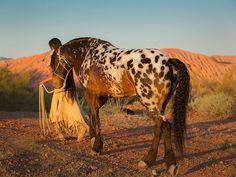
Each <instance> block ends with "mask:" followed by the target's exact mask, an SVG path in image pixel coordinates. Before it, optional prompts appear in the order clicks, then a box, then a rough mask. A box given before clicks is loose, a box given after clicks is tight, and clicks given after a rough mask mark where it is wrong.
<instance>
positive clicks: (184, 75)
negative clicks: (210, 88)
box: [168, 58, 190, 156]
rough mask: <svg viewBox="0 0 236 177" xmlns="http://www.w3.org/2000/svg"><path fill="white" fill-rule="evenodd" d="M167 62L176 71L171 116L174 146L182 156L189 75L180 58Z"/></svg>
mask: <svg viewBox="0 0 236 177" xmlns="http://www.w3.org/2000/svg"><path fill="white" fill-rule="evenodd" d="M168 63H169V64H170V66H172V68H173V72H174V73H177V78H176V79H177V80H176V89H175V95H174V103H173V118H174V132H175V141H176V147H177V150H178V152H179V153H180V155H181V156H182V155H183V152H184V142H185V134H186V112H187V104H188V99H189V92H190V77H189V73H188V70H187V68H186V66H185V64H184V63H183V62H181V61H180V60H178V59H176V58H170V59H169V61H168Z"/></svg>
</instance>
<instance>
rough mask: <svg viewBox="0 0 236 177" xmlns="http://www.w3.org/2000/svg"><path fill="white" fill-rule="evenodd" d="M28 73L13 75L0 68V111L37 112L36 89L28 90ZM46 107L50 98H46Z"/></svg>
mask: <svg viewBox="0 0 236 177" xmlns="http://www.w3.org/2000/svg"><path fill="white" fill-rule="evenodd" d="M29 80H30V73H24V74H22V75H20V76H17V75H13V74H12V73H11V72H9V71H7V70H6V69H3V68H0V110H1V111H38V88H29ZM46 103H47V107H49V105H50V96H46Z"/></svg>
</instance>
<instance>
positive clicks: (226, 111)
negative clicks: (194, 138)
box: [189, 92, 235, 116]
mask: <svg viewBox="0 0 236 177" xmlns="http://www.w3.org/2000/svg"><path fill="white" fill-rule="evenodd" d="M234 105H235V98H234V97H233V96H232V95H230V94H228V93H225V92H219V93H210V94H206V95H204V96H202V97H198V98H196V99H194V100H192V101H191V102H190V104H189V106H190V109H192V110H197V111H198V112H199V113H201V114H203V115H204V116H231V114H232V112H233V109H234Z"/></svg>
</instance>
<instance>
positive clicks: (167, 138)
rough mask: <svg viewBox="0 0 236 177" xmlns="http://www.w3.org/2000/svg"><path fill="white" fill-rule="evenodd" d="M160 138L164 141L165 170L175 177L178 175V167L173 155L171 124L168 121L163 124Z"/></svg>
mask: <svg viewBox="0 0 236 177" xmlns="http://www.w3.org/2000/svg"><path fill="white" fill-rule="evenodd" d="M162 137H163V139H164V149H165V156H164V160H165V163H166V166H167V170H168V172H169V173H170V174H171V175H172V176H176V175H177V173H178V165H176V159H175V154H174V151H173V149H172V144H171V124H170V123H169V122H168V121H165V122H163V126H162Z"/></svg>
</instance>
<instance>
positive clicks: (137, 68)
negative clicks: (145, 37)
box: [49, 37, 190, 176]
mask: <svg viewBox="0 0 236 177" xmlns="http://www.w3.org/2000/svg"><path fill="white" fill-rule="evenodd" d="M49 46H50V48H51V54H50V58H51V63H53V65H54V67H53V68H54V70H53V79H52V84H53V86H54V88H57V89H59V88H61V87H62V86H63V82H64V79H65V77H66V75H67V72H68V71H69V70H70V69H71V68H72V67H73V68H74V70H75V72H76V74H77V75H78V78H79V81H80V84H81V85H82V88H83V91H84V95H85V99H86V101H87V103H88V105H89V119H90V120H89V125H90V138H91V146H92V151H93V152H94V153H100V152H101V150H102V148H103V140H102V137H101V133H100V118H99V108H100V107H101V106H102V105H104V104H105V102H106V101H107V99H108V98H109V97H114V98H121V97H129V96H134V95H136V96H137V97H138V98H139V101H140V102H141V103H142V104H143V105H144V106H145V107H146V108H147V110H148V112H149V113H150V117H151V118H152V120H153V122H154V137H153V140H152V144H151V147H150V149H149V151H148V153H147V154H146V155H145V156H144V157H143V159H142V160H141V161H140V162H139V164H138V165H139V167H142V168H145V167H148V166H150V165H152V164H153V163H154V162H155V160H156V157H157V151H158V146H159V142H160V139H161V138H163V140H164V153H165V155H164V160H165V163H166V166H167V172H169V173H170V174H171V175H172V176H175V175H176V174H177V172H178V164H177V162H176V158H175V154H174V152H173V149H172V145H171V142H172V141H171V127H172V125H171V124H173V127H174V134H175V144H176V147H177V150H178V152H179V154H180V155H181V156H182V155H183V152H184V140H185V134H186V107H187V104H188V98H189V87H190V86H189V83H190V77H189V74H188V70H187V68H186V66H185V64H184V63H182V62H181V61H180V60H178V59H176V58H170V57H168V55H167V54H165V53H164V52H163V51H161V50H158V49H131V50H127V49H121V48H117V47H115V46H114V45H112V44H111V43H109V42H107V41H104V40H101V39H96V38H90V37H86V38H77V39H73V40H71V41H69V42H67V43H66V44H64V45H61V41H60V40H59V39H57V38H53V39H51V40H50V41H49ZM55 68H56V69H55ZM172 95H173V97H174V98H173V116H172V117H173V118H172V120H171V121H170V120H168V119H166V118H165V116H164V113H165V109H166V106H167V104H168V102H169V100H170V99H171V97H172Z"/></svg>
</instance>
